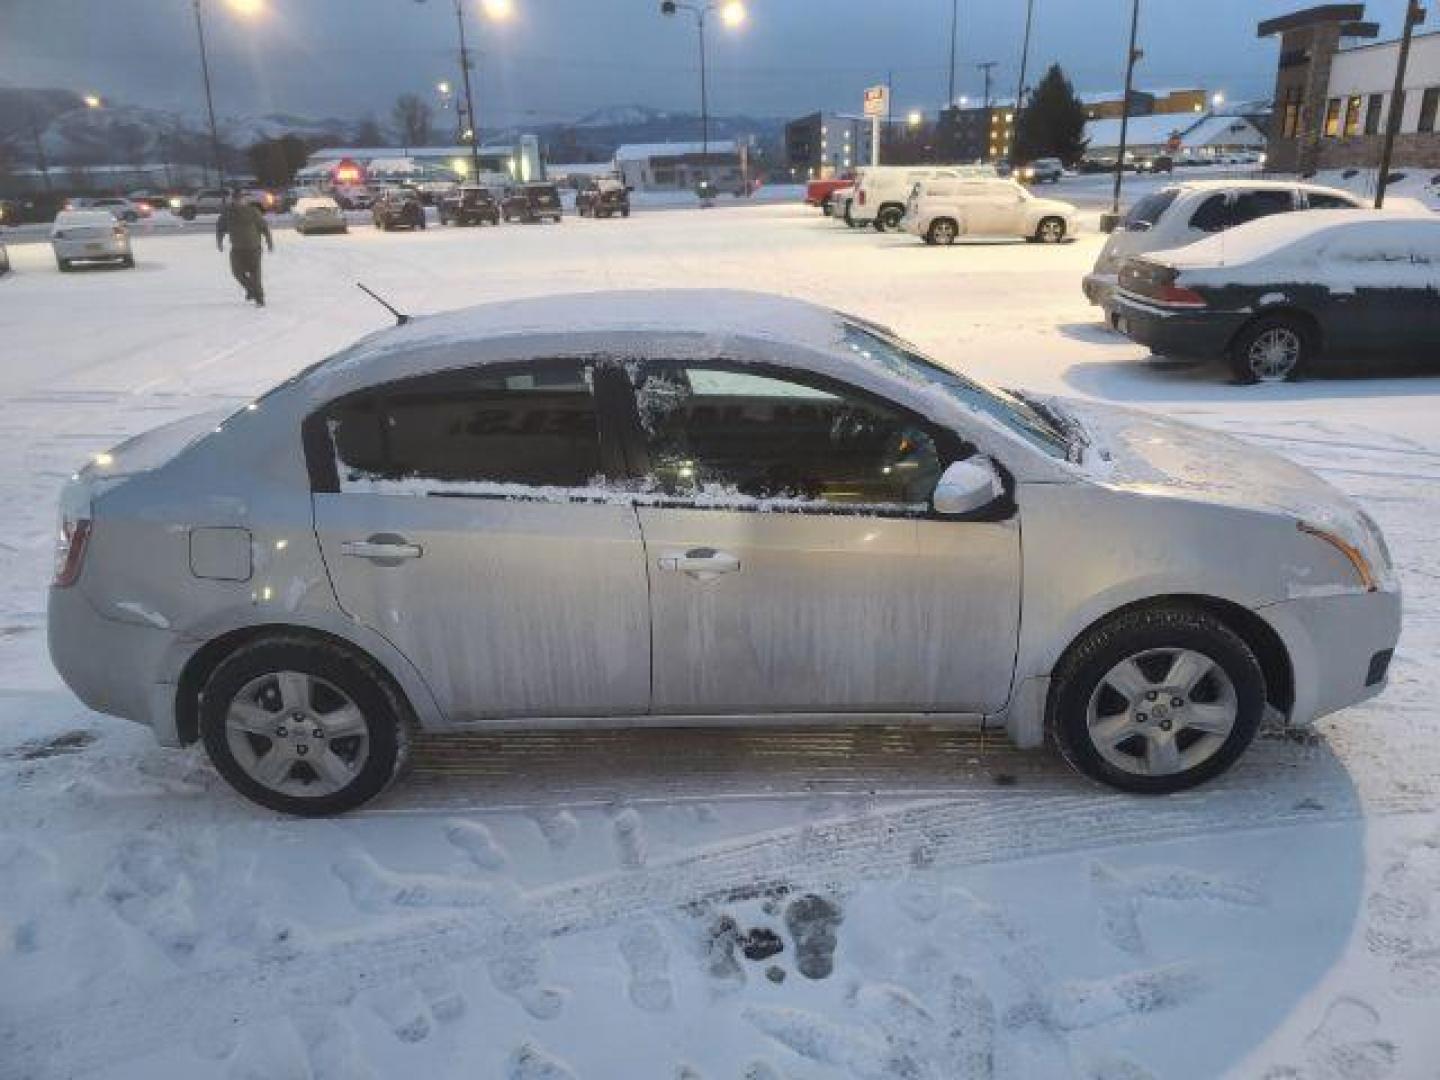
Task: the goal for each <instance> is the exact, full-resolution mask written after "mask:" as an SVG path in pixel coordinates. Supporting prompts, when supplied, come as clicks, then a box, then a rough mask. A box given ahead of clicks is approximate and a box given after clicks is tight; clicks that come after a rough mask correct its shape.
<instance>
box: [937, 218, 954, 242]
mask: <svg viewBox="0 0 1440 1080" xmlns="http://www.w3.org/2000/svg"><path fill="white" fill-rule="evenodd" d="M935 239H936V240H937V241H939V242H940V243H942V244H949V243H951V242H952V241H953V240H954V239H955V226H954V225H953V224H951V223H950V222H948V221H937V222H936V223H935Z"/></svg>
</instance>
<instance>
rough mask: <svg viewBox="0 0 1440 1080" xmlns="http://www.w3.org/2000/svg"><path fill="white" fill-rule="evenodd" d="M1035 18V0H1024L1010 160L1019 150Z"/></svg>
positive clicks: (1011, 160) (1012, 161)
mask: <svg viewBox="0 0 1440 1080" xmlns="http://www.w3.org/2000/svg"><path fill="white" fill-rule="evenodd" d="M1034 19H1035V0H1025V39H1024V41H1023V42H1022V43H1021V45H1020V83H1019V85H1018V86H1016V88H1015V126H1014V127H1013V128H1011V129H1010V162H1011V164H1014V162H1015V155H1016V154H1018V153H1019V152H1020V118H1021V114H1022V113H1023V112H1024V109H1025V69H1026V68H1027V67H1028V66H1029V64H1030V25H1031V23H1033V22H1034Z"/></svg>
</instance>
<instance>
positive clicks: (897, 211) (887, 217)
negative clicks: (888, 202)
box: [874, 206, 905, 232]
mask: <svg viewBox="0 0 1440 1080" xmlns="http://www.w3.org/2000/svg"><path fill="white" fill-rule="evenodd" d="M904 218H905V208H904V207H903V206H882V207H881V208H880V211H879V213H877V214H876V215H875V222H874V224H875V231H876V232H895V231H897V230H898V229H899V228H900V222H901V221H903V220H904Z"/></svg>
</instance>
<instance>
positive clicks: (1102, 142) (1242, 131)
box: [1085, 113, 1265, 161]
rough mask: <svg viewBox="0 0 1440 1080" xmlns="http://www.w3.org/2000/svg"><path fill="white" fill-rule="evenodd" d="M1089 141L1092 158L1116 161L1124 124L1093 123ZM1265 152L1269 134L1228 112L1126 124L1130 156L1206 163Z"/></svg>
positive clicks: (1140, 118)
mask: <svg viewBox="0 0 1440 1080" xmlns="http://www.w3.org/2000/svg"><path fill="white" fill-rule="evenodd" d="M1085 138H1086V139H1088V140H1089V143H1088V145H1087V146H1086V148H1085V152H1086V153H1087V154H1089V155H1090V156H1092V157H1098V158H1104V157H1110V158H1114V157H1115V155H1116V154H1118V153H1119V151H1120V121H1119V120H1092V121H1090V122H1089V123H1088V124H1086V125H1085ZM1264 149H1265V133H1264V132H1263V131H1261V130H1260V129H1259V128H1258V127H1257V126H1256V125H1255V123H1254V122H1253V121H1252V120H1250V119H1249V118H1247V117H1245V116H1238V115H1229V114H1224V113H1202V114H1200V115H1196V114H1195V113H1189V114H1175V113H1172V114H1163V113H1157V114H1156V115H1154V116H1132V117H1131V118H1130V121H1129V123H1128V124H1127V125H1126V131H1125V151H1126V153H1127V155H1134V156H1136V157H1147V156H1153V155H1155V154H1168V155H1170V156H1171V157H1173V158H1195V159H1199V160H1202V161H1203V160H1206V159H1210V158H1217V157H1223V156H1226V155H1229V154H1237V153H1259V152H1260V151H1262V150H1264Z"/></svg>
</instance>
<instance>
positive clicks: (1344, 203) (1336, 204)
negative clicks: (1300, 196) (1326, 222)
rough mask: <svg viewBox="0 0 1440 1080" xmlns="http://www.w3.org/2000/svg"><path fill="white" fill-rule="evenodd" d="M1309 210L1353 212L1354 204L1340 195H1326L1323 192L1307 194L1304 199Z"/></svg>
mask: <svg viewBox="0 0 1440 1080" xmlns="http://www.w3.org/2000/svg"><path fill="white" fill-rule="evenodd" d="M1305 202H1306V204H1307V205H1308V206H1309V207H1310V209H1311V210H1354V209H1355V203H1354V202H1353V201H1352V200H1350V199H1346V198H1344V197H1343V196H1340V195H1327V194H1326V193H1325V192H1323V191H1312V192H1309V193H1308V194H1307V195H1306V197H1305Z"/></svg>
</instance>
